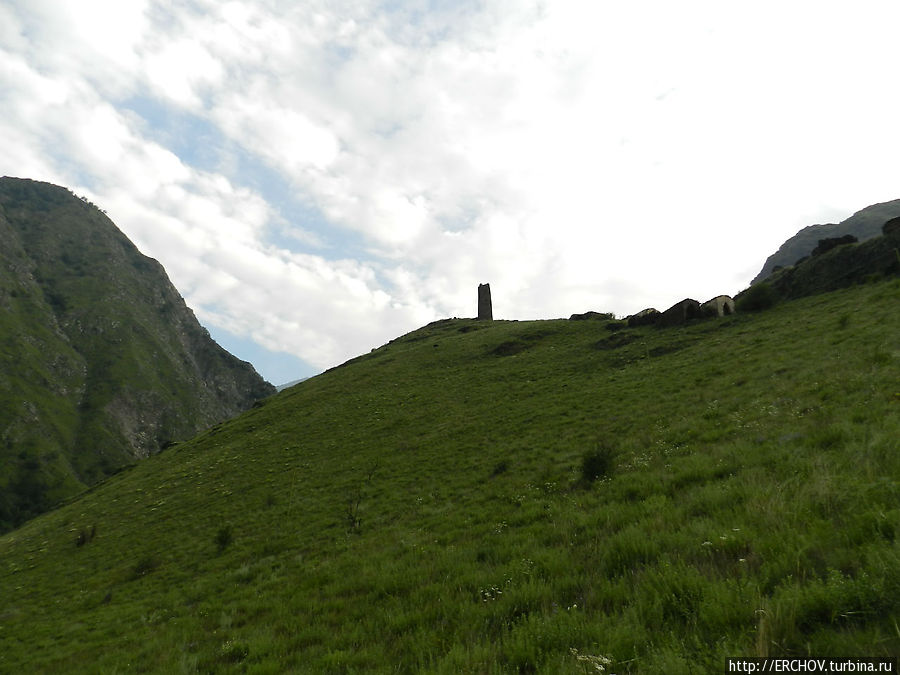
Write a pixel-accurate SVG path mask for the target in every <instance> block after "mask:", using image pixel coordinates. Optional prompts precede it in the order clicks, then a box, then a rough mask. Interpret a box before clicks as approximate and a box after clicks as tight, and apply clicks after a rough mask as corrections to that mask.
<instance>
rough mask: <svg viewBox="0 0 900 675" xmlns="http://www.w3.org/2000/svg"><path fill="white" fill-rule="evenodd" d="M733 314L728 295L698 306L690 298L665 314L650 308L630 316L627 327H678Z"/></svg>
mask: <svg viewBox="0 0 900 675" xmlns="http://www.w3.org/2000/svg"><path fill="white" fill-rule="evenodd" d="M732 314H734V299H732V297H731V296H730V295H717V296H716V297H714V298H713V299H712V300H707V301H706V302H704V303H703V304H700V303H699V302H697V301H696V300H692V299H691V298H685V299H684V300H682V301H681V302H676V303H675V304H674V305H672V306H671V307H669V309H667V310H666V311H665V312H660V311H658V310H656V309H654V308H652V307H650V308H648V309H644V310H641V311H640V312H638V313H637V314H632V315H631V316H629V317H628V318H627V319H625V320H626V321H627V322H628V327H629V328H631V327H633V326H660V327H665V326H680V325H682V324H685V323H687V322H688V321H691V320H692V319H703V318H707V317H718V316H730V315H732Z"/></svg>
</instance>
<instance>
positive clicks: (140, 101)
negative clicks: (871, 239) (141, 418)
mask: <svg viewBox="0 0 900 675" xmlns="http://www.w3.org/2000/svg"><path fill="white" fill-rule="evenodd" d="M898 26H900V3H897V2H896V0H884V1H879V2H872V1H866V0H854V2H845V1H830V0H814V1H805V0H803V1H792V0H775V1H769V0H754V2H737V1H731V0H714V1H709V2H700V1H697V0H682V1H681V2H671V0H643V1H642V0H629V1H628V2H625V1H624V0H623V1H619V0H616V1H613V0H593V1H590V2H587V1H585V0H543V1H533V0H418V1H409V2H404V1H403V0H392V1H380V2H379V1H376V0H301V1H297V0H237V1H234V2H225V1H222V0H169V1H167V2H155V1H152V0H78V1H77V2H72V1H69V0H0V174H3V175H10V176H20V177H27V178H34V179H39V180H46V181H50V182H53V183H57V184H61V185H65V186H66V187H69V188H71V189H72V190H73V191H75V192H76V193H77V194H80V195H85V196H87V197H88V198H89V199H90V200H91V201H93V202H95V203H96V204H97V205H98V206H100V207H101V208H103V209H105V210H106V211H107V212H108V214H109V215H110V217H111V218H112V219H113V221H114V222H115V223H116V224H117V225H118V226H119V228H120V229H122V230H123V231H124V232H125V234H126V235H127V236H129V237H130V238H131V239H132V241H134V242H135V244H136V245H137V246H138V247H139V248H140V249H141V251H142V252H144V253H145V254H146V255H149V256H152V257H154V258H156V259H158V260H159V261H160V262H161V263H162V264H163V265H164V266H165V268H166V270H167V272H168V274H169V277H170V278H171V280H172V282H173V283H174V284H175V286H176V287H177V288H178V290H179V291H180V292H181V294H182V295H184V297H185V299H186V300H187V302H188V304H189V305H190V306H191V307H192V308H193V309H194V311H195V312H196V314H197V317H198V318H199V319H200V321H201V323H203V324H204V325H205V326H206V327H207V328H209V329H210V331H211V333H212V334H213V336H214V337H215V338H216V339H217V340H218V341H219V342H220V343H221V344H222V345H223V346H225V347H226V348H228V349H229V350H230V351H232V352H233V353H235V354H237V355H238V356H239V357H241V358H243V359H245V360H249V361H251V362H252V363H253V364H254V365H255V366H256V367H257V369H258V370H259V371H260V372H261V373H262V375H263V376H264V377H266V379H268V380H270V381H272V382H274V383H276V384H279V383H283V382H287V381H289V380H293V379H296V378H299V377H304V376H308V375H311V374H314V373H316V372H320V371H321V370H322V369H324V368H328V367H330V366H334V365H337V364H339V363H341V362H343V361H345V360H346V359H348V358H351V357H353V356H356V355H358V354H360V353H363V352H367V351H369V350H370V349H371V348H373V347H377V346H379V345H381V344H384V343H385V342H387V341H388V340H390V339H392V338H394V337H397V336H399V335H401V334H403V333H406V332H408V331H410V330H413V329H415V328H417V327H419V326H421V325H423V324H425V323H428V322H429V321H432V320H435V319H439V318H443V317H449V316H460V317H465V316H474V315H475V313H476V300H477V293H476V291H477V286H478V284H479V283H482V282H489V283H490V284H491V289H492V291H493V304H494V316H495V318H503V319H534V318H555V317H567V316H569V315H570V314H572V313H574V312H584V311H587V310H596V311H609V312H615V313H616V314H618V315H620V316H623V315H626V314H630V313H634V312H636V311H638V310H641V309H643V308H645V307H648V306H654V307H657V308H658V309H665V308H667V307H668V306H670V305H671V304H672V303H674V302H676V301H678V300H681V299H682V298H685V297H692V298H695V299H697V300H700V301H704V300H707V299H709V298H711V297H713V296H715V295H719V294H722V293H728V294H734V293H736V292H738V291H739V290H741V289H742V288H745V287H746V286H747V284H748V283H749V281H750V279H751V278H753V276H754V275H755V274H756V273H757V272H758V271H759V270H760V268H761V267H762V264H763V262H764V261H765V258H766V257H767V256H768V255H769V254H771V253H772V252H774V251H775V250H776V249H777V248H778V246H779V245H780V244H781V243H782V242H783V241H784V240H785V239H787V238H788V237H790V236H791V235H793V234H794V233H795V232H796V231H797V230H799V229H800V228H801V227H804V226H806V225H811V224H813V223H823V222H837V221H840V220H843V219H844V218H846V217H848V216H849V215H851V214H852V213H853V212H855V211H858V210H859V209H861V208H863V207H865V206H868V205H869V204H873V203H876V202H883V201H888V200H891V199H897V198H900V161H898V157H900V87H898V86H897V81H898V64H900V51H898V40H897V27H898Z"/></svg>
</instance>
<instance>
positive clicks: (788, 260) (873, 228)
mask: <svg viewBox="0 0 900 675" xmlns="http://www.w3.org/2000/svg"><path fill="white" fill-rule="evenodd" d="M897 216H900V199H895V200H893V201H890V202H883V203H881V204H873V205H872V206H867V207H866V208H864V209H862V210H861V211H857V212H856V213H854V214H853V215H852V216H850V217H849V218H847V219H846V220H844V221H841V222H840V223H828V224H825V225H810V226H809V227H804V228H803V229H802V230H800V231H799V232H798V233H797V234H795V235H794V236H793V237H791V238H790V239H788V240H787V241H786V242H784V243H783V244H782V245H781V247H780V248H779V249H778V251H776V252H775V253H773V254H772V255H770V256H769V258H768V259H767V260H766V262H765V264H764V265H763V268H762V270H760V272H759V274H757V275H756V277H755V278H754V279H753V281H752V282H751V284H756V283H759V282H760V281H762V280H763V279H766V278H767V277H768V276H769V275H771V274H772V273H773V272H774V271H775V268H776V267H789V266H791V265H794V264H795V263H796V262H797V261H798V260H800V259H801V258H805V257H806V256H808V255H810V254H811V253H812V252H813V249H815V248H816V245H817V244H818V243H819V240H820V239H831V238H835V237H840V236H843V235H847V234H850V235H853V236H854V237H856V238H857V239H858V240H859V241H865V240H867V239H871V238H872V237H877V236H878V235H880V234H881V226H882V225H883V224H884V223H885V221H887V220H890V219H891V218H895V217H897Z"/></svg>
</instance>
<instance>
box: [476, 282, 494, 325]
mask: <svg viewBox="0 0 900 675" xmlns="http://www.w3.org/2000/svg"><path fill="white" fill-rule="evenodd" d="M478 318H479V319H480V320H485V321H491V320H493V318H494V310H493V307H492V306H491V285H490V284H478Z"/></svg>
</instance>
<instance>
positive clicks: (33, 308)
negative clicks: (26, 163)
mask: <svg viewBox="0 0 900 675" xmlns="http://www.w3.org/2000/svg"><path fill="white" fill-rule="evenodd" d="M274 391H275V389H274V387H272V386H271V385H269V384H268V383H266V382H265V381H264V380H263V379H262V378H261V377H260V376H259V375H258V374H257V373H256V371H254V370H253V367H252V366H251V365H250V364H248V363H245V362H243V361H240V360H238V359H237V358H235V357H234V356H232V355H231V354H229V353H228V352H226V351H225V350H224V349H222V348H221V347H220V346H219V345H217V344H216V343H215V342H214V341H213V340H212V339H211V338H210V336H209V333H207V331H206V330H205V329H204V328H203V327H202V326H200V324H199V323H198V322H197V319H196V317H195V316H194V314H193V312H192V311H191V310H190V309H189V308H188V307H187V305H185V303H184V300H183V299H182V298H181V296H180V295H179V294H178V292H177V291H176V290H175V288H174V287H173V286H172V284H171V283H170V282H169V279H168V277H167V276H166V273H165V271H164V270H163V268H162V266H161V265H160V264H159V263H158V262H157V261H156V260H153V259H151V258H148V257H146V256H144V255H142V254H141V253H140V252H139V251H138V250H137V249H136V248H135V247H134V245H133V244H132V243H131V242H130V241H129V240H128V238H127V237H125V235H123V234H122V233H121V232H120V231H119V230H118V228H117V227H116V226H115V225H114V224H113V223H112V221H110V220H109V218H107V217H106V215H104V214H103V213H102V212H101V211H100V209H98V208H97V207H96V206H94V205H92V204H89V203H87V202H86V201H84V200H82V199H79V198H77V197H76V196H75V195H74V194H72V193H71V192H70V191H68V190H67V189H65V188H62V187H59V186H55V185H50V184H49V183H41V182H38V181H31V180H25V179H17V178H8V177H4V178H0V532H2V531H5V530H8V529H11V528H12V527H15V526H17V525H18V524H20V523H21V522H23V521H24V520H26V519H27V518H29V517H31V516H33V515H35V514H36V513H39V512H41V511H44V510H46V509H47V508H49V507H51V506H53V505H55V504H58V503H59V501H60V500H61V499H64V498H66V497H69V496H72V495H74V494H77V493H78V492H80V491H81V490H83V489H84V488H85V486H88V485H92V484H93V483H95V482H96V481H97V480H99V479H101V478H103V477H105V476H107V475H109V474H111V473H114V472H115V471H117V470H118V469H120V468H121V467H122V466H124V465H127V464H129V463H132V462H134V461H135V459H136V458H140V457H145V456H147V455H149V454H152V453H154V452H158V451H159V449H160V448H162V447H164V446H165V445H166V443H168V442H170V441H173V440H184V439H187V438H190V437H191V436H193V435H194V434H196V433H197V432H198V431H200V430H201V429H204V428H207V427H209V426H211V425H212V424H215V423H216V422H220V421H222V420H223V419H228V418H230V417H233V416H234V415H236V414H237V413H239V412H242V411H244V410H246V409H248V408H249V407H250V406H251V405H252V404H253V402H254V401H255V400H256V399H258V398H262V397H264V396H267V395H269V394H271V393H274Z"/></svg>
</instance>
